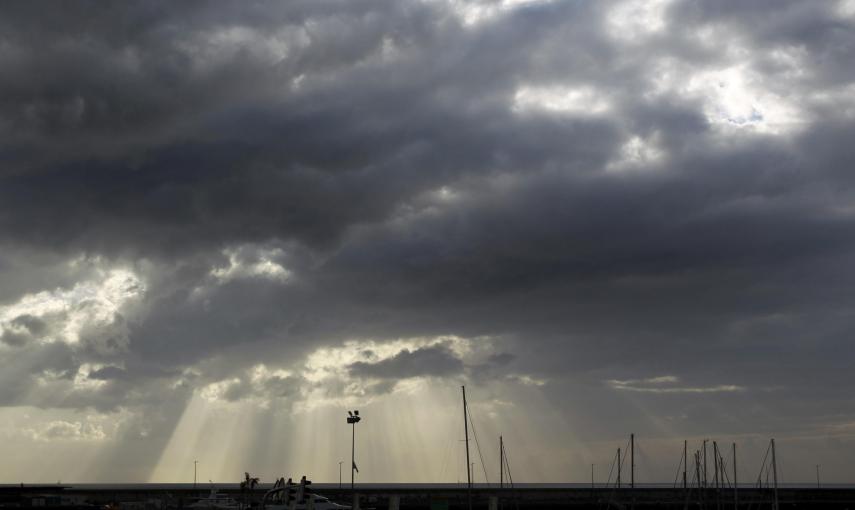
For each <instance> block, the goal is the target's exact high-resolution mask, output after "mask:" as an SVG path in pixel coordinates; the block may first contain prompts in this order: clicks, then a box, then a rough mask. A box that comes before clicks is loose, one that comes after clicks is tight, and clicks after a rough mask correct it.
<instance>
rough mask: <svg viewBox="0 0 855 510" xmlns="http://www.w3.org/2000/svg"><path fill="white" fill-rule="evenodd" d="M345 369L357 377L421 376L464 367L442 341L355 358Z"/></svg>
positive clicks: (447, 372)
mask: <svg viewBox="0 0 855 510" xmlns="http://www.w3.org/2000/svg"><path fill="white" fill-rule="evenodd" d="M347 370H348V371H349V372H350V373H351V374H353V375H355V376H357V377H375V378H378V379H407V378H410V377H420V376H435V377H441V376H449V375H455V374H459V373H461V372H462V371H463V362H462V361H461V360H460V358H458V357H457V356H456V355H455V354H454V351H452V350H451V349H449V348H448V347H447V346H444V345H433V346H430V347H422V348H421V349H414V350H412V351H411V350H408V349H404V350H403V351H401V352H399V353H398V354H395V355H394V356H392V357H391V358H387V359H384V360H381V361H377V362H374V363H372V362H366V361H357V362H356V363H351V364H350V365H348V367H347Z"/></svg>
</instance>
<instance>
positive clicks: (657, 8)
mask: <svg viewBox="0 0 855 510" xmlns="http://www.w3.org/2000/svg"><path fill="white" fill-rule="evenodd" d="M672 2H673V0H628V1H624V2H621V3H618V4H617V5H616V6H615V7H613V8H612V9H611V11H609V13H608V14H607V16H606V26H607V28H608V31H609V34H610V35H611V36H612V37H614V38H616V39H620V40H625V41H634V40H637V39H638V38H639V37H645V36H650V35H653V34H656V33H661V32H663V30H664V29H665V27H666V22H665V11H666V9H667V8H668V6H669V5H670V4H671V3H672Z"/></svg>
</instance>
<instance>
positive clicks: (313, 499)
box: [261, 476, 350, 510]
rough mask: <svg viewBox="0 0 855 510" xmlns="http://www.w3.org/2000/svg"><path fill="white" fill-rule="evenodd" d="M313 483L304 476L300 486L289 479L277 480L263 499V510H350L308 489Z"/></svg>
mask: <svg viewBox="0 0 855 510" xmlns="http://www.w3.org/2000/svg"><path fill="white" fill-rule="evenodd" d="M311 483H312V482H311V481H308V480H306V477H305V476H304V477H303V478H302V479H301V480H300V483H299V484H295V483H292V482H291V479H290V478H289V479H288V481H287V482H286V481H285V478H280V479H278V480H276V483H274V484H273V488H271V489H270V490H269V491H267V492H266V493H265V494H264V497H263V498H262V499H261V509H262V510H350V507H349V506H347V505H341V504H339V503H336V502H335V501H330V499H329V498H327V497H325V496H321V495H320V494H316V493H314V492H311V491H310V490H309V488H308V487H307V486H308V485H310V484H311Z"/></svg>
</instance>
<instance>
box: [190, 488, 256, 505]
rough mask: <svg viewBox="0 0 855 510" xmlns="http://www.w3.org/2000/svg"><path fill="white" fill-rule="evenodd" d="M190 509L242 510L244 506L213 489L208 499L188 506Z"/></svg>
mask: <svg viewBox="0 0 855 510" xmlns="http://www.w3.org/2000/svg"><path fill="white" fill-rule="evenodd" d="M187 507H188V508H196V509H210V510H242V509H243V505H241V504H240V503H238V502H237V501H235V500H234V498H231V497H229V496H228V495H227V494H219V493H218V492H217V489H216V488H214V489H211V493H210V494H208V497H207V498H202V499H200V500H199V501H196V502H195V503H192V504H190V505H187Z"/></svg>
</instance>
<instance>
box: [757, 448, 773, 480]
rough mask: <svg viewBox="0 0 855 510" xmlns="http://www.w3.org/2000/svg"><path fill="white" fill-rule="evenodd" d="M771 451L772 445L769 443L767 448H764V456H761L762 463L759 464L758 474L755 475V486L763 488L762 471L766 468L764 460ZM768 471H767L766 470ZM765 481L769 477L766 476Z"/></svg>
mask: <svg viewBox="0 0 855 510" xmlns="http://www.w3.org/2000/svg"><path fill="white" fill-rule="evenodd" d="M771 449H772V443H769V446H767V447H766V455H764V456H763V463H762V464H760V474H758V475H757V486H758V487H763V469H765V468H766V459H768V458H769V451H770V450H771ZM767 471H768V470H767ZM766 478H767V481H768V478H769V475H768V473H767V475H766Z"/></svg>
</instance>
